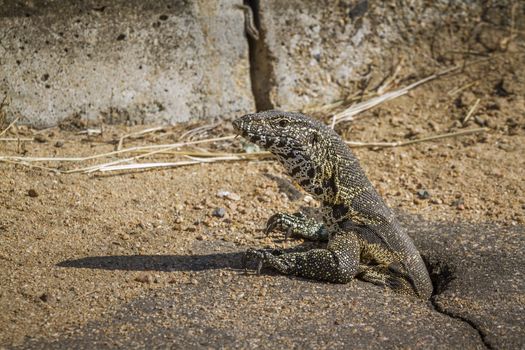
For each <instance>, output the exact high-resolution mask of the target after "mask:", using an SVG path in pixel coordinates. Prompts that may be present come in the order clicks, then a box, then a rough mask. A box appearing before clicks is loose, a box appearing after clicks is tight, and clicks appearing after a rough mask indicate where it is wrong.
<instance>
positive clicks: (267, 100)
mask: <svg viewBox="0 0 525 350" xmlns="http://www.w3.org/2000/svg"><path fill="white" fill-rule="evenodd" d="M245 5H246V6H249V7H250V8H251V9H252V13H253V20H254V22H255V26H256V27H257V29H258V31H259V39H258V40H256V39H254V38H252V37H251V36H250V35H247V38H248V47H249V59H250V80H251V86H252V94H253V99H254V101H255V108H256V110H257V111H262V110H268V109H273V108H274V105H273V102H272V100H271V97H270V93H271V91H272V88H273V86H274V85H275V84H274V83H275V73H274V70H273V65H272V63H271V62H272V55H271V52H270V49H269V48H268V46H267V45H266V44H265V39H266V30H265V28H264V26H263V25H262V23H261V19H260V17H261V14H260V0H245Z"/></svg>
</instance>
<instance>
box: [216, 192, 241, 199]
mask: <svg viewBox="0 0 525 350" xmlns="http://www.w3.org/2000/svg"><path fill="white" fill-rule="evenodd" d="M217 197H219V198H226V199H229V200H232V201H239V200H241V196H239V195H238V194H237V193H234V192H230V191H224V190H221V191H219V192H217Z"/></svg>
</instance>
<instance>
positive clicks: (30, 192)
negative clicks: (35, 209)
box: [27, 188, 38, 198]
mask: <svg viewBox="0 0 525 350" xmlns="http://www.w3.org/2000/svg"><path fill="white" fill-rule="evenodd" d="M27 195H28V196H29V197H32V198H36V197H38V192H37V191H36V190H34V189H32V188H31V189H30V190H28V191H27Z"/></svg>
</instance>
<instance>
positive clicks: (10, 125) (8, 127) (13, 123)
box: [0, 117, 20, 136]
mask: <svg viewBox="0 0 525 350" xmlns="http://www.w3.org/2000/svg"><path fill="white" fill-rule="evenodd" d="M19 118H20V117H16V118H15V119H14V120H13V121H12V122H11V123H10V124H9V125H8V126H7V128H5V129H4V130H3V131H2V132H0V136H2V135H3V134H5V133H6V132H7V130H9V129H11V127H12V126H13V125H15V123H16V122H17V121H18V119H19Z"/></svg>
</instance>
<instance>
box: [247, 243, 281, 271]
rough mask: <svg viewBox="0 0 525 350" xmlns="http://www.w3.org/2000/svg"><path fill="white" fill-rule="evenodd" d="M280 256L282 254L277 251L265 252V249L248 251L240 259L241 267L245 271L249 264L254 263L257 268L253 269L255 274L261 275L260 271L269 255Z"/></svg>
mask: <svg viewBox="0 0 525 350" xmlns="http://www.w3.org/2000/svg"><path fill="white" fill-rule="evenodd" d="M274 253H275V254H276V255H280V254H282V251H280V250H278V249H273V250H272V251H269V250H266V249H252V248H250V249H248V250H247V251H246V252H245V253H244V255H243V257H242V266H243V268H244V269H245V270H247V269H248V268H247V266H248V263H249V262H252V261H254V262H256V263H257V268H256V269H255V270H256V271H257V274H258V275H260V274H261V270H262V268H263V266H264V263H265V262H266V261H267V260H268V258H269V256H270V255H273V254H274Z"/></svg>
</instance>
